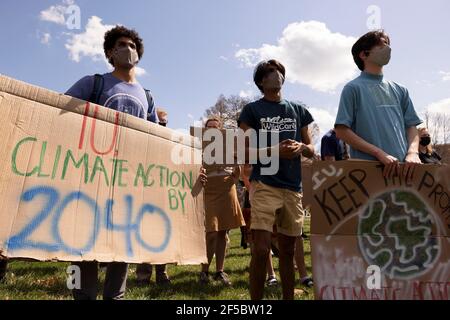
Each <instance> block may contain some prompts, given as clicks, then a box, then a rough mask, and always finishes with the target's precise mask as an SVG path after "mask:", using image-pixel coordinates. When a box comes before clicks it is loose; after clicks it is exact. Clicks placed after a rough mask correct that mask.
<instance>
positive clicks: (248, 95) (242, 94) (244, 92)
mask: <svg viewBox="0 0 450 320" xmlns="http://www.w3.org/2000/svg"><path fill="white" fill-rule="evenodd" d="M255 95H256V94H255V91H253V90H251V89H249V90H241V91H239V97H241V98H253V97H254V96H255Z"/></svg>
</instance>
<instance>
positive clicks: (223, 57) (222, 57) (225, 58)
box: [219, 56, 228, 61]
mask: <svg viewBox="0 0 450 320" xmlns="http://www.w3.org/2000/svg"><path fill="white" fill-rule="evenodd" d="M219 59H221V60H223V61H228V58H227V57H225V56H220V57H219Z"/></svg>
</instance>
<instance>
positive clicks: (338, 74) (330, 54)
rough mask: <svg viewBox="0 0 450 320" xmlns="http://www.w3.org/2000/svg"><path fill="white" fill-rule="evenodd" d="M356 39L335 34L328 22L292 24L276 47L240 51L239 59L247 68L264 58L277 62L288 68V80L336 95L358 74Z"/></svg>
mask: <svg viewBox="0 0 450 320" xmlns="http://www.w3.org/2000/svg"><path fill="white" fill-rule="evenodd" d="M355 41H356V38H354V37H350V36H345V35H343V34H340V33H333V32H331V31H330V30H329V29H328V28H327V26H326V24H325V23H322V22H319V21H306V22H305V21H302V22H296V23H292V24H289V25H288V26H287V27H286V28H285V29H284V30H283V34H282V36H281V38H280V39H278V43H277V44H276V45H270V44H263V45H262V46H261V47H260V48H249V49H240V50H238V51H237V52H236V54H235V57H236V58H237V59H238V60H240V61H241V62H242V63H243V65H244V66H245V67H251V66H254V65H255V64H256V63H257V62H259V61H260V60H263V59H272V58H273V59H277V60H279V61H280V62H282V63H283V64H284V66H285V67H286V69H287V71H286V80H287V81H289V82H291V83H299V84H303V85H307V86H309V87H311V88H312V89H314V90H317V91H321V92H333V91H334V90H335V89H336V87H337V86H338V85H340V84H342V83H344V82H346V81H348V80H350V79H352V78H353V77H354V76H355V74H356V71H357V68H356V65H355V64H354V62H353V58H352V55H351V46H352V45H353V43H354V42H355Z"/></svg>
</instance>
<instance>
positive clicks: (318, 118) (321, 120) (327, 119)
mask: <svg viewBox="0 0 450 320" xmlns="http://www.w3.org/2000/svg"><path fill="white" fill-rule="evenodd" d="M308 111H309V112H310V113H311V115H312V116H313V118H314V122H315V123H316V124H317V125H318V126H319V129H320V134H319V142H320V139H321V138H322V136H323V135H324V134H325V133H327V132H328V130H330V129H332V128H334V122H335V120H336V113H331V112H330V111H328V110H326V109H324V108H320V107H310V108H308Z"/></svg>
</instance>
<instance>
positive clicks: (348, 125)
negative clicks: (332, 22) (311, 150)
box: [335, 30, 422, 179]
mask: <svg viewBox="0 0 450 320" xmlns="http://www.w3.org/2000/svg"><path fill="white" fill-rule="evenodd" d="M352 55H353V60H354V61H355V63H356V65H357V66H358V68H359V69H360V70H361V71H362V72H361V75H360V76H359V77H357V78H356V79H354V80H352V81H350V82H349V83H347V84H346V85H345V86H344V88H343V90H342V94H341V99H340V102H339V109H338V114H337V117H336V122H335V130H336V134H337V137H338V138H339V139H342V140H344V141H345V142H346V143H347V144H349V145H350V146H351V149H350V157H351V158H354V159H365V160H379V161H380V162H381V163H382V164H383V165H384V170H383V175H384V176H385V177H390V176H392V175H396V174H400V172H399V163H400V162H405V165H404V167H403V172H402V175H403V176H404V177H405V178H406V179H410V178H411V177H412V174H413V172H414V167H415V165H416V164H418V163H420V159H419V156H418V151H417V150H418V146H419V135H418V131H417V128H416V126H417V125H419V124H420V123H422V120H421V119H419V117H418V116H417V113H416V111H415V110H414V105H413V103H412V101H411V99H410V97H409V93H408V90H407V89H406V88H405V87H403V86H401V85H399V84H397V83H395V82H393V81H388V80H386V79H385V78H384V76H383V66H385V65H387V64H388V63H389V60H390V57H391V47H390V39H389V36H388V35H387V34H386V33H385V32H384V31H383V30H377V31H371V32H368V33H366V34H365V35H363V36H362V37H360V38H359V39H358V40H357V41H356V42H355V44H354V45H353V47H352Z"/></svg>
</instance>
